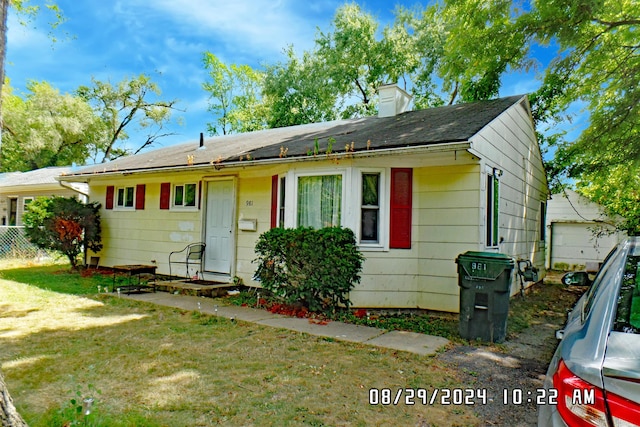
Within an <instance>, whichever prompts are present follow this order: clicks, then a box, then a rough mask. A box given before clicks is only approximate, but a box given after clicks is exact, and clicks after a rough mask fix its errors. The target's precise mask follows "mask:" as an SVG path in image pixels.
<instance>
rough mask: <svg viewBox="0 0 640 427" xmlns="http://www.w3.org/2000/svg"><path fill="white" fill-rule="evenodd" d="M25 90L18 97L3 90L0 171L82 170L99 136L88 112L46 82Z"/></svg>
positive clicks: (83, 103) (100, 132)
mask: <svg viewBox="0 0 640 427" xmlns="http://www.w3.org/2000/svg"><path fill="white" fill-rule="evenodd" d="M27 90H28V92H27V93H26V94H25V95H23V96H20V95H17V94H14V93H13V92H12V90H11V88H10V87H9V85H7V84H5V85H4V88H3V96H2V109H3V111H2V115H3V121H2V130H3V132H2V133H3V135H2V152H1V153H0V154H1V157H0V162H1V163H0V170H2V171H29V170H34V169H39V168H44V167H48V166H67V165H70V164H72V163H74V162H75V163H78V164H84V163H85V162H86V161H87V159H88V158H89V157H90V155H91V151H92V150H93V147H94V143H95V141H96V140H100V139H101V138H102V135H103V128H102V125H101V123H100V119H99V117H97V116H96V115H95V114H94V112H93V110H92V109H91V106H90V105H89V104H88V103H87V102H86V101H84V100H83V99H82V98H80V97H78V96H73V95H70V94H61V93H60V92H59V91H58V90H57V89H54V88H53V87H51V85H50V84H49V83H47V82H30V83H29V84H28V85H27Z"/></svg>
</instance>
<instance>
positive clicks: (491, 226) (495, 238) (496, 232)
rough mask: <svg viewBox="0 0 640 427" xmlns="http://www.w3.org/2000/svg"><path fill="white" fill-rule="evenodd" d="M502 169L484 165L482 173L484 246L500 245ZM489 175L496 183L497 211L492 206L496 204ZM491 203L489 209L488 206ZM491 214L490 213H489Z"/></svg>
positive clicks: (494, 246)
mask: <svg viewBox="0 0 640 427" xmlns="http://www.w3.org/2000/svg"><path fill="white" fill-rule="evenodd" d="M502 173H503V172H502V171H501V170H500V169H498V168H494V167H489V166H487V167H486V173H485V174H484V175H483V179H484V189H485V195H484V204H485V206H484V217H485V221H484V236H483V240H484V245H485V247H486V248H491V249H495V248H498V247H499V246H500V240H501V239H500V193H501V191H500V187H501V184H500V177H501V176H502ZM489 177H493V180H492V182H494V181H495V182H497V183H498V200H497V202H498V211H497V212H496V211H495V209H494V207H495V204H496V200H495V193H494V191H493V188H491V189H490V188H489ZM489 194H491V201H489ZM489 204H491V205H492V206H491V210H489V209H490V207H489ZM489 214H491V215H489ZM490 231H491V239H489V232H490Z"/></svg>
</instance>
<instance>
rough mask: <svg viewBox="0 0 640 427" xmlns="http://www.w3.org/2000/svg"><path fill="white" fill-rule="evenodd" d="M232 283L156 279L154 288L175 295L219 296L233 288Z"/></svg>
mask: <svg viewBox="0 0 640 427" xmlns="http://www.w3.org/2000/svg"><path fill="white" fill-rule="evenodd" d="M235 287H236V285H234V284H233V283H219V282H209V281H205V280H197V281H180V280H171V281H158V282H157V283H156V290H157V291H162V292H169V293H171V294H177V295H191V296H198V297H211V298H215V297H219V296H224V295H226V294H227V291H228V290H229V289H232V288H235Z"/></svg>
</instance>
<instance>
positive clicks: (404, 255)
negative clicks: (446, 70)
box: [65, 85, 548, 312]
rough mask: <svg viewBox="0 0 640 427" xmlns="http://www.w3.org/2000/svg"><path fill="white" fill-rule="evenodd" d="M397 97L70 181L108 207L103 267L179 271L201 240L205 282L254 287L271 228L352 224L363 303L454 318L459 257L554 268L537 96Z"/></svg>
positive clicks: (134, 159) (98, 169) (397, 93)
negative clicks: (477, 255)
mask: <svg viewBox="0 0 640 427" xmlns="http://www.w3.org/2000/svg"><path fill="white" fill-rule="evenodd" d="M385 91H389V92H390V93H389V94H388V95H384V94H381V97H380V99H381V106H380V111H382V112H383V114H382V115H385V114H388V115H390V116H387V117H365V118H359V119H350V120H340V121H333V122H327V123H317V124H309V125H302V126H293V127H286V128H278V129H269V130H264V131H257V132H251V133H246V134H236V135H226V136H220V137H214V138H208V139H206V140H205V139H204V138H202V136H201V138H200V141H198V140H195V141H192V142H187V143H183V144H180V145H176V146H171V147H166V148H163V149H158V150H154V151H149V152H146V153H143V154H138V155H135V156H130V157H126V158H122V159H118V160H115V161H113V162H110V163H106V164H101V165H97V166H94V167H89V168H84V169H82V170H80V171H78V172H76V173H74V174H71V175H69V176H66V177H65V180H67V181H69V182H71V181H74V182H85V183H88V184H89V187H90V200H92V201H99V202H101V203H102V206H103V208H102V211H101V217H102V221H103V222H102V230H103V231H102V236H103V244H104V247H103V249H102V251H101V252H100V253H99V254H98V255H99V256H100V264H101V265H105V266H112V265H118V264H149V263H157V266H158V272H159V273H164V274H166V273H168V272H169V267H168V255H169V252H171V251H175V250H179V249H182V248H183V247H184V246H185V245H187V244H188V243H191V242H196V241H204V242H206V244H207V247H206V252H205V261H204V270H205V271H204V276H205V277H206V278H207V279H211V280H220V281H225V282H230V281H232V280H233V279H234V277H236V276H237V277H238V278H240V279H242V280H243V281H244V283H245V284H247V285H253V286H255V285H259V283H257V282H255V281H254V280H253V276H254V273H255V269H256V264H255V263H253V262H252V261H253V260H254V259H255V258H256V255H255V253H254V246H255V243H256V240H257V239H258V236H259V235H260V233H263V232H265V231H267V230H268V229H269V228H271V227H277V226H284V227H296V226H301V225H303V226H312V227H323V226H330V225H342V226H345V227H349V228H351V229H352V230H353V231H354V232H355V234H356V236H357V239H358V244H359V247H360V250H361V251H362V253H363V254H364V256H365V257H366V261H365V263H364V267H363V271H362V280H361V283H360V284H358V285H356V287H355V289H354V290H353V291H352V292H351V294H350V298H351V301H352V302H353V304H354V306H356V307H396V308H401V307H405V308H416V307H419V308H424V309H434V310H444V311H452V312H456V311H458V305H459V301H458V300H459V296H458V295H459V293H458V284H457V283H458V282H457V277H458V275H457V265H456V263H455V259H456V257H457V256H458V255H459V254H461V253H464V252H466V251H469V250H472V251H490V252H501V253H505V254H508V255H509V256H512V257H514V258H516V259H527V260H530V261H532V262H533V263H534V265H536V266H537V267H538V268H540V269H543V268H544V236H543V235H542V234H541V231H544V220H543V217H544V215H543V213H542V212H543V211H544V208H545V204H546V200H547V198H548V187H547V181H546V177H545V173H544V169H543V165H542V160H541V155H540V150H539V146H538V143H537V141H536V137H535V132H534V128H533V124H532V120H531V112H530V107H529V103H528V100H527V98H526V96H512V97H508V98H502V99H496V100H492V101H486V102H478V103H472V104H462V105H452V106H445V107H438V108H432V109H427V110H420V111H411V112H404V113H402V112H398V111H397V107H398V106H402V105H406V104H407V98H406V93H405V92H403V91H401V90H400V89H397V88H396V86H395V85H392V86H389V87H386V88H385ZM396 113H397V114H396ZM541 273H542V274H541V275H540V277H542V276H543V274H544V271H542V272H541ZM518 286H519V285H518V284H517V283H515V281H514V285H513V289H512V293H515V292H517V290H518Z"/></svg>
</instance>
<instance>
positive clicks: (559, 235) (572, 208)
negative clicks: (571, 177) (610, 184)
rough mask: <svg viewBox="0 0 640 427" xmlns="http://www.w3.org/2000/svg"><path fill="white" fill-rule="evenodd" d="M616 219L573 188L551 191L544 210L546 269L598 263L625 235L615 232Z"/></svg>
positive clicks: (573, 267) (578, 267)
mask: <svg viewBox="0 0 640 427" xmlns="http://www.w3.org/2000/svg"><path fill="white" fill-rule="evenodd" d="M620 220H621V218H618V219H616V218H611V217H608V216H607V215H606V214H605V213H604V211H603V209H602V207H601V206H599V205H598V204H597V203H594V202H592V201H590V200H589V199H587V198H586V197H584V196H581V195H580V194H578V193H576V192H575V191H572V190H567V191H566V192H565V193H562V194H554V195H553V196H552V197H551V200H549V205H548V209H547V268H557V269H582V268H584V267H585V265H586V264H587V263H591V262H596V263H597V262H602V261H603V260H604V258H605V256H606V255H607V254H608V253H609V251H610V250H611V249H612V248H613V247H614V246H615V245H616V244H617V243H618V242H620V241H621V240H623V239H624V238H625V236H626V234H625V233H623V232H616V227H615V224H616V223H617V222H619V221H620Z"/></svg>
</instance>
